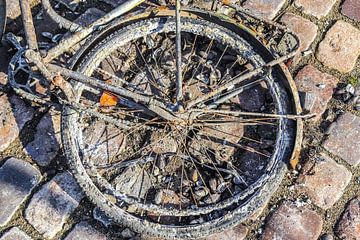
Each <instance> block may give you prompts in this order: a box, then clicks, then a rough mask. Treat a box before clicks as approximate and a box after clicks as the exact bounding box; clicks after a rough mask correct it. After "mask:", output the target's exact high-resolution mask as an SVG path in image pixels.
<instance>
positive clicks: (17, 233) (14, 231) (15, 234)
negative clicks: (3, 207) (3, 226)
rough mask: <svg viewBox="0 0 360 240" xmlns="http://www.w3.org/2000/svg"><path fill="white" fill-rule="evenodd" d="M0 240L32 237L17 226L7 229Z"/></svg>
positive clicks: (19, 239) (25, 239) (30, 239)
mask: <svg viewBox="0 0 360 240" xmlns="http://www.w3.org/2000/svg"><path fill="white" fill-rule="evenodd" d="M0 240H32V238H31V237H29V235H27V234H26V233H24V232H23V231H21V230H20V229H19V228H17V227H13V228H11V229H10V230H9V231H7V232H6V233H5V234H4V235H3V236H2V237H1V238H0Z"/></svg>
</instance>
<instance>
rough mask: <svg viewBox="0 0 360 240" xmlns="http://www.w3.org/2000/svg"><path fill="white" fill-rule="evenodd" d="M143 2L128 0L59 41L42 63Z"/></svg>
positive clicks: (142, 0) (47, 61)
mask: <svg viewBox="0 0 360 240" xmlns="http://www.w3.org/2000/svg"><path fill="white" fill-rule="evenodd" d="M144 1H145V0H128V1H126V2H125V3H123V4H121V5H120V6H118V7H117V8H115V9H114V10H112V11H111V12H109V13H107V14H106V15H105V16H103V17H102V18H100V19H98V20H97V21H95V22H94V23H92V24H90V25H89V26H87V27H84V28H82V29H81V30H80V31H78V32H75V33H74V34H72V35H70V36H69V37H67V38H65V39H63V40H61V41H60V43H59V44H58V45H56V46H55V47H53V48H52V49H50V50H49V51H48V53H47V55H46V56H45V57H44V63H49V62H51V61H52V60H53V59H55V58H57V57H58V56H60V55H61V54H63V53H64V52H66V51H67V50H69V49H70V48H71V47H73V46H74V45H75V44H77V43H78V42H80V41H82V40H84V39H85V38H87V37H88V36H89V35H90V34H92V33H93V32H94V31H95V30H97V29H98V28H99V27H100V26H103V25H105V24H107V23H109V22H111V21H112V20H114V19H115V18H117V17H120V16H122V15H123V14H125V13H127V12H128V11H130V10H132V9H133V8H135V7H136V6H138V5H140V4H141V3H143V2H144Z"/></svg>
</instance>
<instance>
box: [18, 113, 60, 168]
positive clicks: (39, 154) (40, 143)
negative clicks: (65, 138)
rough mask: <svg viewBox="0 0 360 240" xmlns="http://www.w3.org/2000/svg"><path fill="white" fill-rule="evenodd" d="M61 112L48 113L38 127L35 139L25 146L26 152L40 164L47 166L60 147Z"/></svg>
mask: <svg viewBox="0 0 360 240" xmlns="http://www.w3.org/2000/svg"><path fill="white" fill-rule="evenodd" d="M60 142H61V136H60V114H59V113H58V112H52V113H47V114H46V115H45V116H44V117H43V118H42V119H41V120H40V122H39V124H38V126H37V127H36V134H35V137H34V140H33V141H32V142H31V143H29V144H28V145H27V146H26V147H25V149H24V150H25V152H26V153H27V154H29V155H30V156H31V158H32V159H34V160H35V161H36V162H37V164H39V165H40V166H47V165H48V164H49V163H50V162H51V160H53V159H54V157H55V156H56V154H57V152H58V150H59V148H60Z"/></svg>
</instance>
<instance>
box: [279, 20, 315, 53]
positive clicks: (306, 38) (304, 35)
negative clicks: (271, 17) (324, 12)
mask: <svg viewBox="0 0 360 240" xmlns="http://www.w3.org/2000/svg"><path fill="white" fill-rule="evenodd" d="M280 22H282V23H284V24H285V25H286V26H288V27H289V28H290V29H291V30H293V31H294V32H295V33H296V34H297V36H298V37H299V39H300V51H301V52H303V51H305V50H307V49H308V48H309V47H310V45H311V43H312V42H313V41H314V40H315V38H316V35H317V31H318V27H317V26H316V24H315V23H312V22H311V21H310V20H307V19H305V18H303V17H300V16H299V15H296V14H293V13H285V14H284V15H283V16H282V17H281V19H280Z"/></svg>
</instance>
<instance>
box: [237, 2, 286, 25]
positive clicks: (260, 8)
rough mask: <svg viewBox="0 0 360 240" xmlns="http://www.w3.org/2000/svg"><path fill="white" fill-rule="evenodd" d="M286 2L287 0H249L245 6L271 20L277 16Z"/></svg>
mask: <svg viewBox="0 0 360 240" xmlns="http://www.w3.org/2000/svg"><path fill="white" fill-rule="evenodd" d="M284 3H285V0H272V1H267V0H247V1H246V2H245V3H244V5H243V7H244V8H245V9H247V10H249V12H251V13H253V14H255V15H257V16H259V17H261V18H264V19H267V20H271V19H273V18H275V16H276V14H277V13H278V12H279V11H280V9H281V7H282V6H283V5H284Z"/></svg>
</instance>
